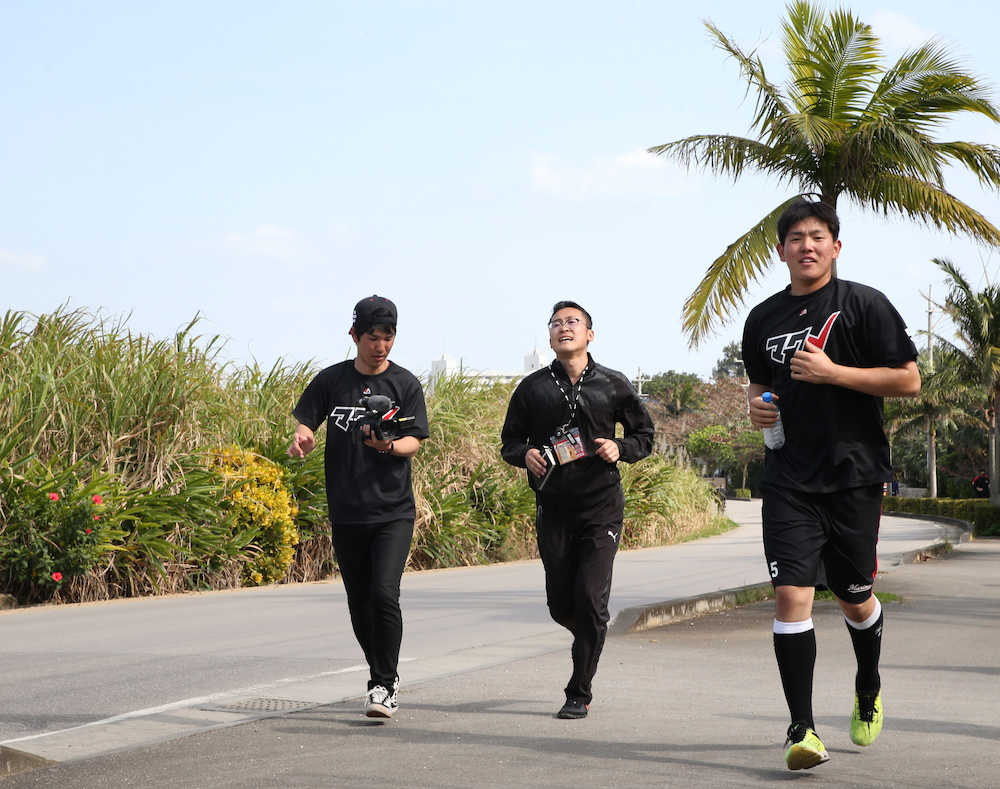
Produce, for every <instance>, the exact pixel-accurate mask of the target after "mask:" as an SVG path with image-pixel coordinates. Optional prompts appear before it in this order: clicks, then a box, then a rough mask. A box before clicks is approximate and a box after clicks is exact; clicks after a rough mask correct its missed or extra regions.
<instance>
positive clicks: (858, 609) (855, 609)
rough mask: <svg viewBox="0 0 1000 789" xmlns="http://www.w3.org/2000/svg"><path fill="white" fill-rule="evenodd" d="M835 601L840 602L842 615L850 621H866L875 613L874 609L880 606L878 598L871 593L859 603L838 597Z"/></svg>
mask: <svg viewBox="0 0 1000 789" xmlns="http://www.w3.org/2000/svg"><path fill="white" fill-rule="evenodd" d="M837 602H838V603H839V604H840V610H841V611H843V612H844V617H845V618H847V619H849V620H850V621H852V622H865V621H867V620H868V619H870V618H871V616H872V614H874V613H875V609H876V608H879V607H880V606H879V602H878V598H877V597H876V596H875V595H873V594H870V595H869V596H868V599H867V600H865V601H864V602H861V603H849V602H847V601H846V600H841V599H840V598H837Z"/></svg>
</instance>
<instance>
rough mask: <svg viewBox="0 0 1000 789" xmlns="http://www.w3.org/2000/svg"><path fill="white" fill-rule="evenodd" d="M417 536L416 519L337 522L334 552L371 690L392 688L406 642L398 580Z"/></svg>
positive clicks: (334, 533)
mask: <svg viewBox="0 0 1000 789" xmlns="http://www.w3.org/2000/svg"><path fill="white" fill-rule="evenodd" d="M412 539H413V519H412V518H407V519H403V520H397V521H391V522H389V523H350V524H343V523H342V524H338V525H337V526H334V529H333V550H334V552H335V554H336V556H337V565H338V567H339V568H340V575H341V577H342V578H343V580H344V590H345V591H346V592H347V607H348V609H349V610H350V612H351V625H352V627H353V628H354V635H355V636H356V637H357V639H358V643H359V644H360V645H361V649H362V651H363V652H364V653H365V660H367V661H368V667H369V669H370V671H371V679H370V680H369V682H368V689H369V690H371V689H372V688H373V687H375V686H376V685H382V686H383V687H384V688H386V689H388V690H390V691H391V690H392V683H393V681H394V680H395V678H396V676H397V673H398V672H397V667H398V665H399V645H400V642H401V641H402V640H403V615H402V612H401V611H400V609H399V579H400V577H401V576H402V575H403V567H404V566H405V565H406V557H407V555H408V554H409V551H410V541H411V540H412Z"/></svg>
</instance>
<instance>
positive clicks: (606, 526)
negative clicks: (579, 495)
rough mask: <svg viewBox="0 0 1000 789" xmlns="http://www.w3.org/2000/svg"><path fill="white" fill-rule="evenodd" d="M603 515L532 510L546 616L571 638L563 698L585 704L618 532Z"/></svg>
mask: <svg viewBox="0 0 1000 789" xmlns="http://www.w3.org/2000/svg"><path fill="white" fill-rule="evenodd" d="M620 495H621V494H620V493H619V496H620ZM606 517H607V515H606V514H605V515H601V516H598V517H596V518H595V517H593V516H591V515H589V513H586V512H575V511H571V510H566V509H562V508H558V507H553V506H550V505H548V504H546V505H545V506H544V507H542V506H539V507H538V517H537V520H536V522H535V528H536V530H537V534H538V553H539V554H540V555H541V557H542V565H543V566H544V567H545V597H546V599H547V601H548V605H549V613H550V614H551V616H552V618H553V619H554V620H555V621H556V622H558V623H559V624H560V625H562V626H563V627H565V628H566V629H567V630H569V631H570V632H571V633H572V634H573V649H572V656H573V675H572V676H571V677H570V680H569V684H567V685H566V689H565V690H566V696H567V698H568V697H574V698H579V699H583V700H584V701H585V702H586V703H587V704H589V703H590V702H591V699H592V694H591V682H592V681H593V679H594V675H595V674H596V673H597V662H598V660H600V658H601V650H603V648H604V638H605V636H606V635H607V632H608V619H609V615H608V598H609V596H610V595H611V569H612V565H613V563H614V560H615V554H616V553H617V552H618V543H619V541H620V539H621V533H622V521H621V517H620V516H618V518H617V519H616V520H606ZM612 517H613V516H612Z"/></svg>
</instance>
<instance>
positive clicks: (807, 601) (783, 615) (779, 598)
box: [774, 586, 816, 622]
mask: <svg viewBox="0 0 1000 789" xmlns="http://www.w3.org/2000/svg"><path fill="white" fill-rule="evenodd" d="M815 594H816V590H815V589H814V588H813V587H812V586H776V587H774V598H775V619H777V620H778V621H779V622H804V621H805V620H806V619H809V618H811V617H812V605H813V597H814V596H815Z"/></svg>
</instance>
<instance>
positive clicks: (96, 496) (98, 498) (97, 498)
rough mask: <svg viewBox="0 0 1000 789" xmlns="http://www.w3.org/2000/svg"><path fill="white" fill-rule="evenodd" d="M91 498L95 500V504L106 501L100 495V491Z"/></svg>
mask: <svg viewBox="0 0 1000 789" xmlns="http://www.w3.org/2000/svg"><path fill="white" fill-rule="evenodd" d="M91 500H92V501H93V502H94V504H103V503H104V499H102V498H101V496H100V494H98V493H95V494H94V496H93V498H92V499H91Z"/></svg>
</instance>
